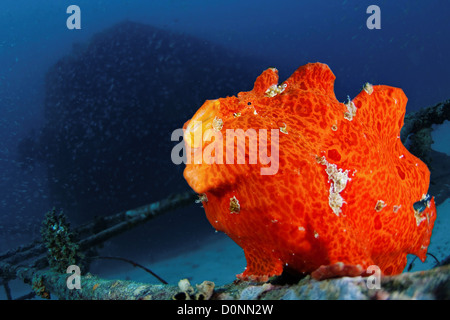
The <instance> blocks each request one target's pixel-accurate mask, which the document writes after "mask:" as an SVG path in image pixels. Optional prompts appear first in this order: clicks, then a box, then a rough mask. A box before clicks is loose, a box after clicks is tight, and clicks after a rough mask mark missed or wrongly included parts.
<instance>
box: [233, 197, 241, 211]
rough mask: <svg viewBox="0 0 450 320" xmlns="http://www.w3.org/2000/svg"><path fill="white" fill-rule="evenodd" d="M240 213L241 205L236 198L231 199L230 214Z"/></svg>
mask: <svg viewBox="0 0 450 320" xmlns="http://www.w3.org/2000/svg"><path fill="white" fill-rule="evenodd" d="M239 211H241V205H240V204H239V200H238V199H237V198H236V196H233V198H230V213H239Z"/></svg>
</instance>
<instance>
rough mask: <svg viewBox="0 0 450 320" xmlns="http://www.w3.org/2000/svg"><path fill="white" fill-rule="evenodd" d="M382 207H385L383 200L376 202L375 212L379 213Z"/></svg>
mask: <svg viewBox="0 0 450 320" xmlns="http://www.w3.org/2000/svg"><path fill="white" fill-rule="evenodd" d="M384 207H386V203H384V201H383V200H378V201H377V204H376V205H375V211H376V212H380V211H381V210H383V208H384Z"/></svg>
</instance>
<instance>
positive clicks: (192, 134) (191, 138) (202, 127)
mask: <svg viewBox="0 0 450 320" xmlns="http://www.w3.org/2000/svg"><path fill="white" fill-rule="evenodd" d="M219 107H220V102H219V100H207V101H206V102H205V103H204V104H203V105H202V106H201V108H200V109H198V111H197V112H196V113H195V114H194V116H193V117H192V119H191V120H189V121H187V122H186V123H185V125H184V127H185V131H184V141H185V143H186V146H187V147H189V148H191V149H196V148H199V147H202V146H203V142H205V141H209V140H210V139H211V136H212V130H213V122H214V119H215V118H216V115H217V112H218V110H219Z"/></svg>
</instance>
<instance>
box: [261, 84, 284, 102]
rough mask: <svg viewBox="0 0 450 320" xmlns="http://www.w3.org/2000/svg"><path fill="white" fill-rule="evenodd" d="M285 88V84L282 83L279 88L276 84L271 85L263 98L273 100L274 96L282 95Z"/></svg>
mask: <svg viewBox="0 0 450 320" xmlns="http://www.w3.org/2000/svg"><path fill="white" fill-rule="evenodd" d="M286 87H287V84H286V83H283V84H281V85H279V86H277V85H276V84H274V85H272V86H270V87H269V89H267V90H266V93H265V96H266V97H269V98H273V97H275V96H276V95H278V94H280V93H282V92H283V91H284V90H285V89H286Z"/></svg>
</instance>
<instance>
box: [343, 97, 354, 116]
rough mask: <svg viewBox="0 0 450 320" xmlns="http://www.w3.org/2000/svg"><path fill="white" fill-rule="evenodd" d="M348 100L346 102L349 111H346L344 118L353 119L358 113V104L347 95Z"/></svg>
mask: <svg viewBox="0 0 450 320" xmlns="http://www.w3.org/2000/svg"><path fill="white" fill-rule="evenodd" d="M347 100H348V101H347V102H346V103H345V106H346V107H347V111H346V112H344V118H345V119H347V120H348V121H352V120H353V117H354V116H355V115H356V106H355V104H354V103H353V101H352V100H351V99H350V97H347Z"/></svg>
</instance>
